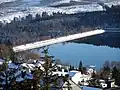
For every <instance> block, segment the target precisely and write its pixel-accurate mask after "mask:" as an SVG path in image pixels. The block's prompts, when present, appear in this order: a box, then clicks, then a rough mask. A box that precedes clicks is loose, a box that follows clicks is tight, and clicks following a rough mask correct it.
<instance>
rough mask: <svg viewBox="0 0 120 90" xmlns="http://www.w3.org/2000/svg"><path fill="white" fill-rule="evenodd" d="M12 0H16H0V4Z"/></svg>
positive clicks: (11, 0) (12, 0)
mask: <svg viewBox="0 0 120 90" xmlns="http://www.w3.org/2000/svg"><path fill="white" fill-rule="evenodd" d="M14 1H16V0H0V4H2V3H6V2H14Z"/></svg>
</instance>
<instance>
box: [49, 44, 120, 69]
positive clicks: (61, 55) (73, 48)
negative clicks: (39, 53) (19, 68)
mask: <svg viewBox="0 0 120 90" xmlns="http://www.w3.org/2000/svg"><path fill="white" fill-rule="evenodd" d="M49 54H50V55H52V56H55V58H57V59H60V60H61V61H62V62H64V63H68V64H72V65H74V66H75V67H77V66H78V65H79V61H80V60H81V61H82V62H83V64H84V65H85V66H86V65H95V66H96V68H97V69H99V68H101V67H102V66H103V64H104V62H105V61H106V60H109V61H120V49H119V48H111V47H108V46H95V45H92V44H77V43H66V44H62V43H60V44H55V45H52V46H50V47H49Z"/></svg>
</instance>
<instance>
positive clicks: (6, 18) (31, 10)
mask: <svg viewBox="0 0 120 90" xmlns="http://www.w3.org/2000/svg"><path fill="white" fill-rule="evenodd" d="M16 9H19V11H18V12H16V10H14V11H13V12H12V10H11V12H12V13H11V12H8V11H6V13H7V12H8V13H7V14H6V13H4V11H3V15H2V16H0V21H1V22H8V23H10V22H11V20H13V18H14V17H18V18H21V17H25V16H26V15H28V14H32V15H33V17H34V16H35V15H36V14H40V15H41V14H42V12H47V13H48V14H49V15H51V14H52V13H53V12H61V13H66V14H74V13H78V12H91V11H102V10H103V8H102V6H100V5H99V4H90V5H74V6H70V7H61V8H54V7H27V8H24V10H21V8H16Z"/></svg>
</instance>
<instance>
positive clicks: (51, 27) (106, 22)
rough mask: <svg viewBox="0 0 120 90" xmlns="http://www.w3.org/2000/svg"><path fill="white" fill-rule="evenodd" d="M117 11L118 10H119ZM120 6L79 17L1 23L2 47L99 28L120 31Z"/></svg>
mask: <svg viewBox="0 0 120 90" xmlns="http://www.w3.org/2000/svg"><path fill="white" fill-rule="evenodd" d="M116 8H117V9H116ZM119 16H120V12H119V6H113V7H111V8H109V10H108V11H96V12H86V13H77V14H71V15H67V14H62V13H53V15H50V16H49V15H48V14H47V13H46V12H43V13H42V15H39V14H37V15H36V16H35V17H32V15H31V14H29V15H28V16H26V17H25V18H21V19H20V20H19V19H18V18H16V17H15V18H14V20H13V21H11V23H7V24H2V23H0V43H10V42H11V43H12V44H13V45H20V44H25V43H29V42H34V41H38V40H44V39H49V38H54V37H59V36H64V35H69V34H74V33H78V32H85V31H89V30H93V29H96V28H109V27H116V28H120V17H119Z"/></svg>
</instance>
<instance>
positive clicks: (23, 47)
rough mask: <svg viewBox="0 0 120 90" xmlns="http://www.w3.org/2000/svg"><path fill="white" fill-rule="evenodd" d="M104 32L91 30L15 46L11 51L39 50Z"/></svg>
mask: <svg viewBox="0 0 120 90" xmlns="http://www.w3.org/2000/svg"><path fill="white" fill-rule="evenodd" d="M104 32H105V31H104V30H102V29H99V30H93V31H88V32H83V33H78V34H73V35H68V36H63V37H58V38H53V39H49V40H44V41H37V42H34V43H29V44H25V45H20V46H15V47H13V50H14V52H21V51H25V50H30V49H35V48H40V47H44V46H49V45H52V44H57V43H62V42H67V41H71V40H75V39H80V38H84V37H88V36H93V35H97V34H102V33H104Z"/></svg>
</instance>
